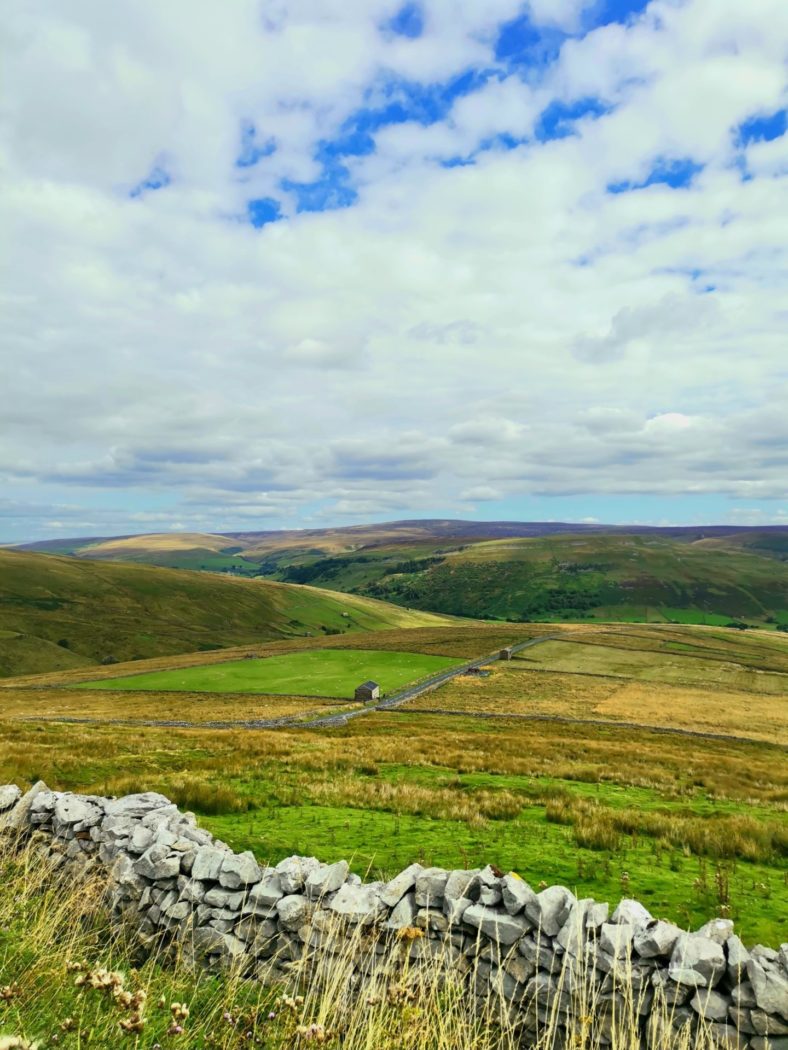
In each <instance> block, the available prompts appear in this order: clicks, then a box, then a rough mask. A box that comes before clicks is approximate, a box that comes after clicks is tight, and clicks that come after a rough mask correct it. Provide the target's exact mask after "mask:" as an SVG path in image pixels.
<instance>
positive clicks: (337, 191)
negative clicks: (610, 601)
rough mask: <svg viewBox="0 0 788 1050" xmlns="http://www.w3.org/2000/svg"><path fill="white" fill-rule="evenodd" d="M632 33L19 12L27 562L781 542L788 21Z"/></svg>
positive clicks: (502, 15)
mask: <svg viewBox="0 0 788 1050" xmlns="http://www.w3.org/2000/svg"><path fill="white" fill-rule="evenodd" d="M635 6H641V7H642V10H641V11H640V12H639V13H638V12H636V13H635V15H634V16H633V17H632V18H631V19H622V20H620V21H618V22H610V23H609V24H607V22H608V20H607V18H606V17H604V18H603V14H602V13H603V11H604V10H605V9H606V8H607V5H600V4H596V3H583V2H580V0H562V2H561V3H560V4H558V3H553V2H551V3H543V2H541V0H532V2H531V3H530V4H529V5H527V8H526V7H524V6H523V5H522V4H521V3H520V2H519V0H491V2H490V3H489V4H484V5H479V4H475V5H474V4H471V5H464V6H462V10H458V7H457V5H456V4H455V3H452V2H450V0H425V2H424V3H422V4H420V5H419V18H418V19H416V21H413V20H412V19H409V18H408V19H405V22H404V23H403V25H405V26H406V27H408V26H409V27H410V28H409V29H408V31H407V32H397V31H394V30H392V29H391V26H392V25H395V24H399V23H397V22H396V19H397V18H398V17H399V16H400V15H401V10H402V4H397V3H393V2H390V0H372V2H367V0H365V2H364V3H362V2H361V0H343V2H342V3H340V2H339V0H329V2H326V0H320V2H318V0H303V2H301V3H298V4H293V3H289V2H287V0H285V2H282V3H279V4H276V5H273V6H272V5H261V4H259V3H258V2H256V0H239V2H238V3H235V4H232V5H219V6H214V7H212V6H211V5H196V6H195V5H187V4H186V3H185V0H172V3H167V4H163V5H162V4H155V3H153V0H140V2H139V3H135V4H134V5H133V6H132V7H129V8H128V9H124V11H123V13H122V15H119V14H118V13H117V12H115V11H113V12H112V13H109V11H108V9H107V7H106V5H104V4H101V3H99V2H98V0H84V2H82V3H80V4H77V5H72V6H70V7H68V8H66V7H64V6H63V5H59V4H55V3H54V2H50V0H42V2H41V3H39V4H37V5H35V6H33V7H31V6H30V5H27V4H23V3H22V2H21V0H14V2H13V3H12V4H11V7H10V9H9V12H8V13H7V17H6V18H5V19H4V24H3V29H2V33H3V41H2V44H3V47H4V50H5V60H4V71H5V79H6V84H7V85H8V86H9V90H7V91H6V94H5V97H4V124H3V133H2V136H3V137H2V139H1V140H0V156H2V160H3V167H4V192H3V194H2V195H1V196H0V223H2V227H3V230H4V234H5V237H6V243H7V244H8V245H9V247H10V250H9V251H7V252H6V253H5V254H4V258H3V267H4V269H3V273H2V279H1V280H0V295H1V296H2V299H0V309H2V311H3V317H4V326H3V333H2V343H1V344H0V355H2V368H3V373H2V374H3V380H4V391H3V393H4V411H3V419H2V424H0V484H2V494H3V497H4V498H5V499H6V500H7V501H10V503H9V504H8V505H12V506H14V507H16V508H17V511H18V512H16V513H15V514H14V515H11V514H7V515H6V516H5V519H4V520H5V521H6V522H7V523H8V525H7V529H8V531H7V534H8V535H28V534H31V533H34V532H36V530H38V531H46V528H47V526H45V525H44V524H43V523H44V522H50V523H52V522H60V523H62V524H63V526H64V527H65V528H71V523H72V522H73V524H74V526H75V527H76V523H77V522H81V523H82V524H81V525H80V526H79V528H80V529H82V528H83V527H84V528H85V529H86V530H87V531H90V529H92V528H95V529H97V530H98V531H102V530H107V529H109V528H116V527H117V528H118V530H119V531H132V530H133V528H134V527H135V526H136V527H141V528H144V527H146V525H145V522H143V521H142V519H140V518H138V517H135V515H140V514H145V513H151V514H155V515H161V516H162V517H161V521H160V522H159V524H160V525H161V527H168V526H169V525H171V523H172V522H176V523H177V522H183V523H184V525H186V526H187V527H198V526H199V527H203V528H204V527H219V524H220V523H221V524H223V525H224V526H225V527H232V525H233V523H242V524H243V525H244V526H246V527H250V528H251V527H253V526H254V524H255V523H258V524H259V526H260V527H270V526H271V525H274V524H282V523H287V524H293V523H294V522H297V521H298V520H301V519H304V520H305V519H306V518H307V517H313V518H315V519H316V520H336V519H341V518H343V517H344V516H348V517H355V516H358V515H362V516H363V515H364V514H368V515H378V514H384V515H388V514H395V513H400V512H402V513H404V514H409V513H417V512H420V513H421V512H423V513H436V512H440V513H447V512H448V511H449V510H450V509H451V508H456V507H457V506H458V505H459V502H458V501H463V500H475V501H479V502H480V503H481V502H483V503H485V504H488V505H489V509H490V513H495V512H496V511H498V510H499V508H498V507H495V506H494V504H496V503H500V504H501V505H506V507H507V508H508V511H507V515H508V516H516V515H517V514H518V513H525V510H518V508H533V506H534V502H533V501H535V500H543V501H546V502H543V503H542V504H541V505H540V506H541V516H543V517H549V516H555V515H552V514H550V513H549V507H550V506H551V504H550V501H551V500H552V501H559V500H561V499H564V498H569V497H570V496H572V495H573V494H577V493H581V494H583V498H584V499H585V500H586V501H587V503H588V507H587V508H586V509H588V510H590V511H591V512H592V516H598V517H602V516H603V514H602V512H601V511H599V510H598V508H597V506H596V502H595V501H599V500H603V499H604V498H607V496H613V495H616V494H620V495H622V496H626V495H627V494H631V493H646V494H648V493H651V494H653V495H654V496H659V497H665V498H667V497H674V496H675V497H677V498H679V499H681V500H683V501H684V503H683V504H682V505H683V506H685V507H686V513H687V514H688V515H689V516H691V515H692V514H693V513H694V510H693V508H694V507H695V506H696V505H697V504H696V503H694V502H693V499H694V495H693V494H709V495H714V494H716V495H717V496H718V497H719V498H720V499H725V500H727V499H730V500H746V501H748V503H747V505H748V506H751V505H752V501H764V506H763V507H762V508H760V509H761V510H762V511H763V513H764V514H767V515H768V514H769V513H771V512H770V511H769V508H768V507H767V506H766V505H765V501H779V500H784V499H785V497H786V488H785V477H786V476H788V475H786V470H785V466H786V464H785V461H784V456H783V453H782V448H784V447H785V446H784V445H781V443H782V442H785V441H786V438H787V437H788V435H786V432H785V426H784V422H783V410H782V404H784V401H785V397H786V386H785V384H786V381H787V379H786V372H785V366H784V363H783V362H784V350H785V347H784V331H785V322H786V315H785V308H784V306H782V305H781V304H782V303H784V302H785V299H786V273H788V249H786V245H787V244H788V214H786V210H785V206H784V200H785V189H786V185H785V179H786V178H788V154H786V149H787V148H788V147H787V146H786V142H788V132H785V131H783V132H781V131H780V128H781V127H782V125H781V124H780V121H779V119H778V117H777V116H776V115H777V114H779V113H780V112H781V111H782V110H783V109H784V108H785V105H786V100H787V99H788V83H787V82H786V69H785V65H784V54H785V48H786V46H788V8H786V6H785V4H784V3H782V2H781V0H763V2H762V3H761V4H759V5H758V9H757V11H753V10H751V9H747V10H746V11H745V10H744V8H742V6H741V5H740V4H739V3H737V2H735V0H687V2H685V3H682V4H676V3H673V2H669V0H651V3H649V4H647V5H635ZM523 18H525V21H522V20H523ZM392 20H395V21H394V22H392ZM515 20H517V24H518V26H519V27H520V28H519V29H518V32H520V36H521V37H522V39H523V40H525V39H526V37H525V36H523V34H524V33H525V30H526V29H527V34H526V35H527V39H528V40H531V41H532V42H533V48H531V47H530V45H529V47H526V48H525V49H524V50H523V49H521V50H520V51H518V52H517V54H516V56H514V57H513V56H512V54H507V55H506V56H503V55H499V56H496V48H497V45H498V44H499V42H500V37H501V33H502V31H503V28H504V27H506V26H511V25H512V24H513V23H514V22H515ZM599 21H604V22H605V23H606V24H602V25H600V24H597V22H599ZM387 26H388V27H389V28H388V29H386V27H387ZM416 28H418V32H416ZM518 39H519V38H518ZM526 42H527V41H526ZM521 43H522V40H521ZM548 45H549V46H548ZM498 50H500V48H499V49H498ZM515 59H516V60H515ZM742 129H744V131H743V130H742ZM769 136H773V137H769ZM239 159H242V161H243V162H242V163H240V162H239ZM679 160H680V161H681V162H682V164H685V165H686V166H685V167H683V168H681V169H678V168H677V167H676V165H675V162H676V161H679ZM682 173H683V174H682ZM688 173H691V177H689V175H688ZM685 176H687V177H685ZM611 185H612V186H616V185H620V186H621V187H622V188H624V189H625V190H626V192H618V193H612V192H610V191H609V188H610V187H611ZM307 197H308V198H309V201H310V202H311V203H310V204H309V206H310V207H315V208H317V209H318V210H314V211H310V210H304V209H305V208H306V205H307ZM250 202H258V205H254V206H253V205H250ZM259 202H265V204H264V205H262V204H259ZM340 205H341V206H340ZM299 208H301V210H299ZM261 219H265V221H264V222H263V223H262V224H261V222H259V221H257V220H261ZM110 505H111V509H108V508H110ZM64 507H65V508H73V510H62V509H60V508H64ZM20 508H21V509H20ZM24 508H33V509H32V510H30V509H27V510H25V509H24ZM578 516H584V514H579V515H578ZM157 520H158V519H157ZM12 521H13V524H11V522H12ZM88 522H91V523H92V524H91V525H88V524H87V523H88ZM214 523H215V524H214ZM48 528H51V529H55V528H56V526H55V525H50V526H48ZM57 528H58V529H60V526H57Z"/></svg>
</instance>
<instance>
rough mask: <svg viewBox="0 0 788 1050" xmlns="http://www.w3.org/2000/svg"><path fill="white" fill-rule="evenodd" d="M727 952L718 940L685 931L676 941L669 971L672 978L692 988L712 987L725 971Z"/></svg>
mask: <svg viewBox="0 0 788 1050" xmlns="http://www.w3.org/2000/svg"><path fill="white" fill-rule="evenodd" d="M726 965H727V963H726V959H725V953H724V952H723V950H722V947H721V946H720V945H719V944H717V942H716V941H711V940H709V938H708V937H702V936H698V934H695V933H683V934H682V935H681V937H679V939H678V940H677V941H676V946H675V947H674V949H673V954H672V955H671V957H670V965H669V967H668V972H669V974H670V977H671V980H673V981H676V982H677V983H678V984H685V985H687V986H688V987H691V988H712V987H714V985H715V984H717V982H718V981H719V979H720V978H721V977H722V975H723V974H724V973H725V968H726Z"/></svg>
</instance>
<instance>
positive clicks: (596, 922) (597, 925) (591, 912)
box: [586, 901, 610, 930]
mask: <svg viewBox="0 0 788 1050" xmlns="http://www.w3.org/2000/svg"><path fill="white" fill-rule="evenodd" d="M609 914H610V905H609V904H608V903H607V902H605V901H600V902H599V903H595V904H592V905H591V907H590V908H589V909H588V914H587V915H586V928H587V929H589V930H599V929H601V928H602V926H604V924H605V923H606V922H607V919H608V916H609Z"/></svg>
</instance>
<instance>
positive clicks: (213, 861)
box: [191, 846, 225, 882]
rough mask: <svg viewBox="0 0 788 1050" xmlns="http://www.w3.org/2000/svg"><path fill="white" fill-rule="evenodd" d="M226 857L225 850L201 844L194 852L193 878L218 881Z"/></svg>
mask: <svg viewBox="0 0 788 1050" xmlns="http://www.w3.org/2000/svg"><path fill="white" fill-rule="evenodd" d="M224 857H225V854H224V851H223V850H220V849H216V847H215V846H201V847H200V848H199V849H198V850H197V852H196V853H195V854H194V863H193V864H192V871H191V874H192V878H193V879H202V880H204V881H206V882H208V881H210V882H216V881H217V880H218V878H219V872H220V871H221V870H222V863H223V861H224Z"/></svg>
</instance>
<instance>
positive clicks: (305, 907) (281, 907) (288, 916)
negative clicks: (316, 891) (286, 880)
mask: <svg viewBox="0 0 788 1050" xmlns="http://www.w3.org/2000/svg"><path fill="white" fill-rule="evenodd" d="M280 877H281V876H280ZM311 907H312V905H311V904H310V902H309V899H308V898H307V897H304V896H303V895H302V894H300V893H291V894H288V895H287V896H286V897H282V898H281V900H278V901H277V902H276V910H277V913H278V915H279V922H280V923H281V924H282V926H284V928H285V929H286V930H290V931H293V932H294V931H296V930H298V929H299V928H300V927H301V926H303V925H304V923H305V922H306V920H307V916H308V915H309V912H310V909H311Z"/></svg>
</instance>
